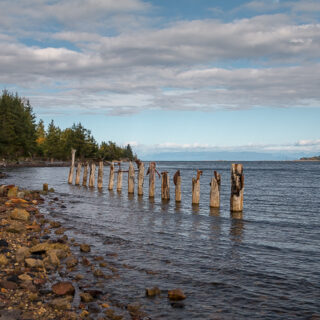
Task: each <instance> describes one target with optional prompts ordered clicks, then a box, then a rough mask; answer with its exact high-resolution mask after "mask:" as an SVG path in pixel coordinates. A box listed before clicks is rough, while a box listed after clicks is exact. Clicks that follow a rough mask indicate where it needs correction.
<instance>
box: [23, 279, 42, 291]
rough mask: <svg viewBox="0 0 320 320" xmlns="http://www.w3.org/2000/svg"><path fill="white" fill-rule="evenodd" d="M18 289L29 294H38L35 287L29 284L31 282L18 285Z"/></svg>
mask: <svg viewBox="0 0 320 320" xmlns="http://www.w3.org/2000/svg"><path fill="white" fill-rule="evenodd" d="M20 288H23V289H25V290H28V291H30V292H35V293H36V292H38V290H37V288H36V286H35V285H33V284H32V283H31V281H24V282H22V283H21V284H20Z"/></svg>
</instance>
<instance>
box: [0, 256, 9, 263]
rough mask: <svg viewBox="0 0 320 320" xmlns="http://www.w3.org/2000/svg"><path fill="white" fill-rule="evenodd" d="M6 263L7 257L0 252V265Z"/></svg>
mask: <svg viewBox="0 0 320 320" xmlns="http://www.w3.org/2000/svg"><path fill="white" fill-rule="evenodd" d="M8 263H9V261H8V259H7V257H6V256H5V255H4V254H0V266H6V265H7V264H8Z"/></svg>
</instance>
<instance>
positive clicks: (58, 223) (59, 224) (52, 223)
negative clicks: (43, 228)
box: [50, 221, 61, 228]
mask: <svg viewBox="0 0 320 320" xmlns="http://www.w3.org/2000/svg"><path fill="white" fill-rule="evenodd" d="M50 227H51V228H60V227H61V223H60V222H58V221H50Z"/></svg>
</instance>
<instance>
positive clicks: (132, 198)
mask: <svg viewBox="0 0 320 320" xmlns="http://www.w3.org/2000/svg"><path fill="white" fill-rule="evenodd" d="M128 200H129V201H133V200H134V193H128Z"/></svg>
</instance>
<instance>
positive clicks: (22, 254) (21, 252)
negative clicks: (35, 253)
mask: <svg viewBox="0 0 320 320" xmlns="http://www.w3.org/2000/svg"><path fill="white" fill-rule="evenodd" d="M28 257H30V250H29V248H27V247H21V248H19V249H18V250H17V251H16V261H17V262H22V261H24V259H25V258H28Z"/></svg>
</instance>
